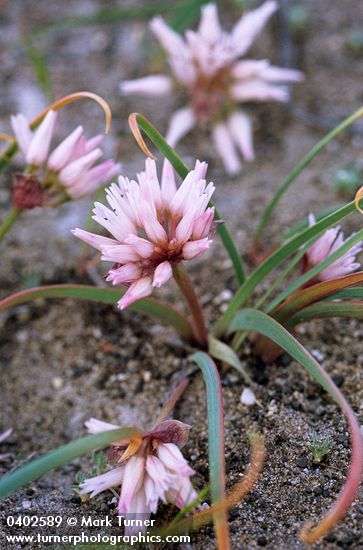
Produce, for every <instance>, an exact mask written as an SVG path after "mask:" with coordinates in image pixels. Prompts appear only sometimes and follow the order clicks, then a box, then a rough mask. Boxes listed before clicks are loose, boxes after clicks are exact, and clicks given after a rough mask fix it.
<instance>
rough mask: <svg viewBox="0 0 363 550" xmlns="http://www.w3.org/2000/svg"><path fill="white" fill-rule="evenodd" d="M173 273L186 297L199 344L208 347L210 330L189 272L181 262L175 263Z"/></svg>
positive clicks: (204, 347)
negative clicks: (208, 330) (207, 327)
mask: <svg viewBox="0 0 363 550" xmlns="http://www.w3.org/2000/svg"><path fill="white" fill-rule="evenodd" d="M173 275H174V279H175V281H176V284H177V285H178V287H179V290H180V292H181V293H182V294H183V296H184V298H185V299H186V302H187V304H188V307H189V310H190V313H191V315H192V324H193V331H194V337H195V339H196V341H197V342H198V344H199V345H200V346H201V347H202V348H203V349H206V348H207V345H208V332H207V329H206V326H205V321H204V315H203V311H202V308H201V305H200V302H199V299H198V296H197V294H196V292H195V290H194V287H193V283H192V281H191V279H190V277H189V275H188V273H187V272H186V271H185V270H184V268H183V267H182V266H181V265H180V264H179V265H174V267H173Z"/></svg>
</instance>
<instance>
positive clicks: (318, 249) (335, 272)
mask: <svg viewBox="0 0 363 550" xmlns="http://www.w3.org/2000/svg"><path fill="white" fill-rule="evenodd" d="M315 223H316V220H315V217H314V215H313V214H310V215H309V225H310V226H312V225H314V224H315ZM345 242H346V240H345V239H344V234H343V232H342V231H340V227H334V228H332V229H328V230H327V231H325V233H324V234H323V235H322V236H321V237H320V238H319V239H318V240H317V241H315V243H314V244H313V245H312V246H311V247H310V248H309V249H308V251H307V252H306V254H305V256H304V271H308V270H309V269H311V268H312V267H314V266H316V265H318V264H320V263H321V262H323V261H324V260H326V259H327V258H328V257H329V256H330V255H331V254H333V252H335V251H336V250H338V248H340V247H341V246H342V245H343V244H344V243H345ZM362 250H363V241H360V242H359V243H357V244H356V245H354V246H352V248H351V249H350V250H348V252H346V253H345V254H343V256H341V257H340V258H339V259H338V260H336V261H335V262H333V263H332V264H331V265H330V266H329V267H327V268H325V269H323V270H322V271H320V273H318V275H317V276H316V280H318V281H328V280H330V279H338V278H339V277H344V275H348V274H349V273H352V272H353V271H355V270H356V269H359V268H360V263H359V262H357V261H356V260H355V257H356V255H357V254H359V252H361V251H362Z"/></svg>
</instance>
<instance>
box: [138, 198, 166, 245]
mask: <svg viewBox="0 0 363 550" xmlns="http://www.w3.org/2000/svg"><path fill="white" fill-rule="evenodd" d="M142 213H143V215H142V222H143V227H144V229H145V231H146V234H147V236H148V237H149V239H150V240H151V241H153V242H154V243H158V242H162V241H167V234H166V232H165V229H164V228H163V226H162V225H161V223H160V222H159V221H158V219H157V217H156V213H155V212H154V211H153V210H152V207H151V206H150V204H148V203H146V202H144V204H143V205H142Z"/></svg>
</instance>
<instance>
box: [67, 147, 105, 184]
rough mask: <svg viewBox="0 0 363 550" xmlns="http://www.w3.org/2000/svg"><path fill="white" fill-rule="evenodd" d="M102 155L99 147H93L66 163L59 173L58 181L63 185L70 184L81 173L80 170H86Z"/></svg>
mask: <svg viewBox="0 0 363 550" xmlns="http://www.w3.org/2000/svg"><path fill="white" fill-rule="evenodd" d="M102 155H103V153H102V150H101V149H94V150H93V151H91V152H90V153H87V154H86V155H84V156H83V157H80V158H78V159H77V160H74V161H73V162H71V163H70V164H67V165H66V166H65V167H64V168H63V169H62V170H61V171H60V173H59V179H60V181H61V182H62V183H64V184H65V185H67V184H71V183H72V182H73V181H74V180H75V179H77V178H79V177H80V176H81V175H82V172H85V171H87V170H88V169H89V168H90V167H91V166H92V165H93V164H94V163H95V162H96V161H97V160H98V159H99V158H100V157H102Z"/></svg>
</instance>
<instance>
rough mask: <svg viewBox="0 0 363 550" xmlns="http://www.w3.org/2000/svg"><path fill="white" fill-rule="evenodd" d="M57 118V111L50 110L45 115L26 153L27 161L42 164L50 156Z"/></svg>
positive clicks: (36, 164) (37, 164)
mask: <svg viewBox="0 0 363 550" xmlns="http://www.w3.org/2000/svg"><path fill="white" fill-rule="evenodd" d="M56 120H57V113H56V112H55V111H52V110H50V111H48V112H47V114H46V115H45V117H44V119H43V120H42V122H41V123H40V126H38V128H37V130H36V131H35V133H34V136H33V138H32V141H31V143H30V145H29V148H28V151H27V154H26V161H27V162H28V163H29V164H35V166H40V165H42V164H43V163H44V162H45V160H46V158H47V156H48V151H49V147H50V142H51V139H52V135H53V130H54V125H55V122H56Z"/></svg>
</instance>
